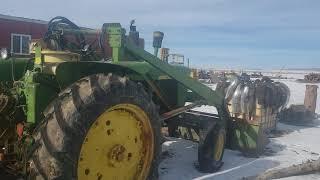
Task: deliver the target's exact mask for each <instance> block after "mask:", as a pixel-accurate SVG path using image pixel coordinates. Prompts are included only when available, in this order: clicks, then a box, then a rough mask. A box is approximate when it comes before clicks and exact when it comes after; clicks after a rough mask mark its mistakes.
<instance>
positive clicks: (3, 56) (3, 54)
mask: <svg viewBox="0 0 320 180" xmlns="http://www.w3.org/2000/svg"><path fill="white" fill-rule="evenodd" d="M0 53H1V56H0V57H1V59H7V58H8V51H7V49H6V48H1V49H0Z"/></svg>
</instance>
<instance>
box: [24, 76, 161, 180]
mask: <svg viewBox="0 0 320 180" xmlns="http://www.w3.org/2000/svg"><path fill="white" fill-rule="evenodd" d="M34 138H35V141H36V143H35V144H38V146H37V148H36V150H35V151H34V154H33V156H32V158H31V159H30V168H31V173H30V176H31V177H33V178H41V179H42V178H43V179H79V180H82V179H98V180H100V179H130V180H131V179H156V178H157V176H158V164H159V155H160V152H161V145H160V123H159V119H158V113H157V110H156V106H155V105H154V103H153V102H152V100H151V97H150V96H149V95H148V94H147V93H146V92H145V90H144V88H143V86H140V85H139V84H136V83H134V82H132V81H130V80H128V79H127V78H125V77H119V76H115V75H112V74H109V75H104V74H97V75H92V76H89V77H85V78H83V79H81V80H79V81H77V82H76V83H74V84H73V85H71V86H70V87H69V88H67V89H66V90H64V91H63V92H61V94H60V95H59V97H58V98H57V99H56V100H55V101H54V102H53V103H52V104H51V105H49V107H48V108H47V110H46V112H45V120H44V123H42V124H41V125H40V126H39V127H38V128H37V129H36V132H35V134H34Z"/></svg>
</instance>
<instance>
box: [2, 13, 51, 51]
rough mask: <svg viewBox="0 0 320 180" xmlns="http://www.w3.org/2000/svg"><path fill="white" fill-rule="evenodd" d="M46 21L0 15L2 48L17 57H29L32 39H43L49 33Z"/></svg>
mask: <svg viewBox="0 0 320 180" xmlns="http://www.w3.org/2000/svg"><path fill="white" fill-rule="evenodd" d="M47 23H48V22H46V21H41V20H35V19H27V18H21V17H14V16H7V15H2V14H0V48H7V49H8V51H9V52H11V53H13V54H15V55H28V54H29V42H30V40H31V39H39V38H42V37H43V35H44V34H45V33H46V31H47Z"/></svg>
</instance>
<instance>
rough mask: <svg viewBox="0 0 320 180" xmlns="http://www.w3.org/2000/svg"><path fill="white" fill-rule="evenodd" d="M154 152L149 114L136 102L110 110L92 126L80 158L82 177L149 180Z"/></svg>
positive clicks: (79, 168)
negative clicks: (135, 103)
mask: <svg viewBox="0 0 320 180" xmlns="http://www.w3.org/2000/svg"><path fill="white" fill-rule="evenodd" d="M153 153H154V135H153V130H152V126H151V124H150V120H149V117H148V116H147V115H146V113H145V112H144V111H143V110H142V109H141V108H139V107H138V106H136V105H133V104H119V105H116V106H113V107H111V108H110V109H108V110H106V111H105V112H104V113H103V114H102V115H100V116H99V117H98V119H97V120H96V121H95V122H94V123H93V124H92V126H91V127H90V129H89V131H88V133H87V135H86V138H85V140H84V142H83V144H82V147H81V151H80V156H79V159H78V170H77V171H78V172H77V173H78V179H79V180H84V179H90V180H91V179H117V180H118V179H119V180H120V179H130V180H132V179H146V178H147V176H148V173H149V170H150V166H151V163H152V159H153Z"/></svg>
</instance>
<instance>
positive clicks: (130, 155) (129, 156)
mask: <svg viewBox="0 0 320 180" xmlns="http://www.w3.org/2000/svg"><path fill="white" fill-rule="evenodd" d="M131 157H132V153H128V161H130V159H131Z"/></svg>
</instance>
